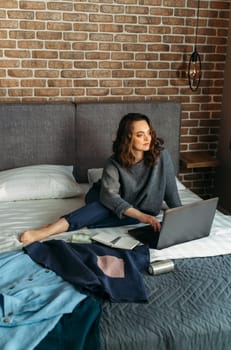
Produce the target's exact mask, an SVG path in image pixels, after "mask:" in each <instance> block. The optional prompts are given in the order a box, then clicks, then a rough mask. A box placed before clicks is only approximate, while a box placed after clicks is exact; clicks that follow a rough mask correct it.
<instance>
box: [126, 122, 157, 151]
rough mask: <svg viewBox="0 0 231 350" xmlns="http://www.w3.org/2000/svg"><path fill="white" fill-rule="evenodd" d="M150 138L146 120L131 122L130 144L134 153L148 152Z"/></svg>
mask: <svg viewBox="0 0 231 350" xmlns="http://www.w3.org/2000/svg"><path fill="white" fill-rule="evenodd" d="M151 138H152V137H151V131H150V127H149V125H148V123H147V122H146V120H139V121H135V122H133V124H132V140H131V142H132V148H133V150H134V151H138V152H139V151H141V152H145V151H148V150H149V149H150V144H151Z"/></svg>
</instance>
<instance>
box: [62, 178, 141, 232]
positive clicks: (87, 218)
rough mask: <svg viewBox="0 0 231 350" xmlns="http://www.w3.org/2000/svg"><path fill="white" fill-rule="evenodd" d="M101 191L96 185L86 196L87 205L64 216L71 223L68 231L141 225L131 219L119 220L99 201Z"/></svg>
mask: <svg viewBox="0 0 231 350" xmlns="http://www.w3.org/2000/svg"><path fill="white" fill-rule="evenodd" d="M99 190H100V185H99V184H98V183H96V184H94V185H93V186H92V187H91V189H90V190H89V191H88V193H87V194H86V197H85V202H86V205H85V206H83V207H82V208H80V209H76V210H74V211H72V212H71V213H69V214H66V215H64V216H63V217H64V218H65V219H66V220H67V222H68V223H69V228H68V231H75V230H78V229H80V228H82V227H88V228H100V227H115V226H124V225H133V224H137V223H139V221H138V220H136V219H133V218H129V217H125V218H123V219H119V218H118V216H117V215H115V214H114V213H113V212H112V211H111V210H109V209H107V208H106V207H105V206H103V205H102V204H101V203H100V201H99Z"/></svg>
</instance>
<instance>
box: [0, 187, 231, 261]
mask: <svg viewBox="0 0 231 350" xmlns="http://www.w3.org/2000/svg"><path fill="white" fill-rule="evenodd" d="M87 188H88V186H84V185H83V189H84V191H86V189H87ZM179 193H180V197H181V200H182V203H183V204H187V203H191V202H193V201H196V200H198V196H197V195H195V194H194V193H192V192H191V191H189V190H187V189H182V190H180V191H179ZM83 204H84V197H77V198H70V199H48V200H32V201H31V200H30V201H20V202H1V203H0V252H4V251H12V250H17V249H21V248H22V247H23V244H22V243H20V242H19V240H18V237H19V235H20V234H21V233H22V232H23V231H25V230H27V229H31V228H36V227H40V226H41V225H45V224H48V223H50V222H53V221H54V220H56V219H57V218H59V217H60V216H62V215H64V214H66V213H68V212H70V211H72V210H74V209H77V208H79V207H81V206H82V205H83ZM112 230H118V231H119V232H120V233H123V232H127V227H118V228H112ZM89 231H91V230H89ZM75 232H77V231H72V232H66V233H62V234H58V235H55V236H52V237H51V238H52V239H64V240H67V241H69V240H70V239H71V237H72V235H73V233H75ZM230 253H231V216H228V215H224V214H222V213H220V212H219V211H217V212H216V215H215V219H214V222H213V225H212V229H211V234H210V236H209V237H206V238H203V239H199V240H195V241H192V242H187V243H183V244H178V245H175V246H172V247H169V248H166V249H162V250H156V249H150V258H151V261H154V260H163V259H177V258H190V257H203V256H213V255H221V254H230Z"/></svg>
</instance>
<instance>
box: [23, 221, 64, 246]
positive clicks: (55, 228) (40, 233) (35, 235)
mask: <svg viewBox="0 0 231 350" xmlns="http://www.w3.org/2000/svg"><path fill="white" fill-rule="evenodd" d="M68 228H69V223H68V222H67V221H66V219H65V218H61V219H59V220H58V221H55V222H54V223H52V224H49V225H46V226H43V227H41V228H38V229H36V230H28V231H25V232H24V233H22V234H21V236H20V237H19V241H20V242H22V243H26V244H28V243H32V242H36V241H41V240H42V239H45V238H47V237H49V236H51V235H55V234H57V233H62V232H66V231H67V230H68Z"/></svg>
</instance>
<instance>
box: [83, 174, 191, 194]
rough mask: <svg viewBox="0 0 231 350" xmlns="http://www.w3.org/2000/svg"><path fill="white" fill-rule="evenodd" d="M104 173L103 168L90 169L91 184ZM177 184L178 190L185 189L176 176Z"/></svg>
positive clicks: (89, 179)
mask: <svg viewBox="0 0 231 350" xmlns="http://www.w3.org/2000/svg"><path fill="white" fill-rule="evenodd" d="M102 173H103V168H92V169H88V172H87V176H88V182H89V184H90V185H92V184H93V183H94V182H97V181H98V180H99V179H101V177H102ZM176 184H177V189H178V191H180V190H185V188H186V187H185V186H184V185H183V184H182V182H180V180H179V179H178V178H177V177H176Z"/></svg>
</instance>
